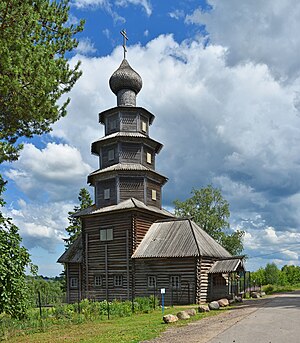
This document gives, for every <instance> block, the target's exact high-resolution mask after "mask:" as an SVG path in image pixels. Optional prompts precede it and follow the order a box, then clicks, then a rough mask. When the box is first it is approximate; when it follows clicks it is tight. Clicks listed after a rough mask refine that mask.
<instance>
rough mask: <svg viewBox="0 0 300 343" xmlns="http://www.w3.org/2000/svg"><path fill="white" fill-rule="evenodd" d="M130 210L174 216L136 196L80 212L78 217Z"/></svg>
mask: <svg viewBox="0 0 300 343" xmlns="http://www.w3.org/2000/svg"><path fill="white" fill-rule="evenodd" d="M128 211H138V212H142V213H145V212H147V213H155V214H159V215H162V216H165V217H166V218H167V217H169V218H174V214H172V213H171V212H169V211H167V210H165V209H160V208H158V207H156V206H151V205H146V204H144V203H143V202H142V201H140V200H137V199H135V198H130V199H127V200H124V201H122V202H120V203H119V204H117V205H110V206H106V207H101V208H99V209H94V210H91V211H90V212H89V213H84V214H81V213H78V215H77V216H78V217H90V216H95V215H107V214H110V213H122V212H128Z"/></svg>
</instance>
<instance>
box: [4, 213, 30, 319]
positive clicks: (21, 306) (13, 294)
mask: <svg viewBox="0 0 300 343" xmlns="http://www.w3.org/2000/svg"><path fill="white" fill-rule="evenodd" d="M21 241H22V239H21V237H20V235H19V233H18V228H17V227H16V226H15V225H14V224H13V223H12V222H11V220H10V218H5V217H3V216H2V214H1V213H0V256H1V259H0V313H2V312H6V313H8V314H10V315H11V316H12V317H14V318H19V319H20V318H23V317H24V316H25V315H26V310H27V307H28V297H27V286H26V281H25V268H26V267H27V266H29V265H30V256H29V253H28V251H27V249H25V248H24V247H22V246H21Z"/></svg>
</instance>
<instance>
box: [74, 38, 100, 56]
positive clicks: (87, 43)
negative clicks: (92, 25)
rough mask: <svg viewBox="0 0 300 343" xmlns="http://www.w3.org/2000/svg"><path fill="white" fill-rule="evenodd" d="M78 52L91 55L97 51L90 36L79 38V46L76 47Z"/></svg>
mask: <svg viewBox="0 0 300 343" xmlns="http://www.w3.org/2000/svg"><path fill="white" fill-rule="evenodd" d="M75 51H76V52H77V53H78V54H83V55H90V54H93V53H95V52H96V51H97V49H96V48H95V47H94V43H93V42H92V41H91V40H90V39H89V38H82V39H80V40H79V43H78V46H77V48H76V49H75Z"/></svg>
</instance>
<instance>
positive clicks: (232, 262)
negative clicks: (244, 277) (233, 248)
mask: <svg viewBox="0 0 300 343" xmlns="http://www.w3.org/2000/svg"><path fill="white" fill-rule="evenodd" d="M240 270H242V271H244V270H245V267H244V264H243V261H242V259H241V258H240V257H237V258H235V259H228V260H221V261H216V262H215V263H214V264H213V266H212V267H211V268H210V270H209V271H208V272H209V273H211V274H214V273H230V272H236V271H240Z"/></svg>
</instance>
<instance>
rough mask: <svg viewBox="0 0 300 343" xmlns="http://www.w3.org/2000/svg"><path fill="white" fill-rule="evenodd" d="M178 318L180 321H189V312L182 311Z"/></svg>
mask: <svg viewBox="0 0 300 343" xmlns="http://www.w3.org/2000/svg"><path fill="white" fill-rule="evenodd" d="M177 317H178V319H180V320H185V319H189V318H190V315H189V314H188V313H187V311H180V312H178V313H177Z"/></svg>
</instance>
